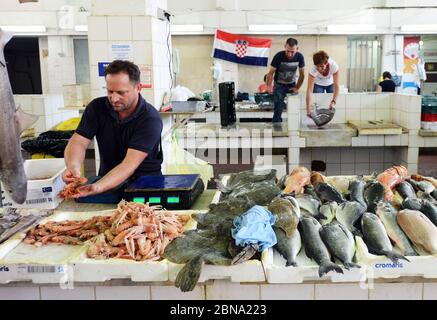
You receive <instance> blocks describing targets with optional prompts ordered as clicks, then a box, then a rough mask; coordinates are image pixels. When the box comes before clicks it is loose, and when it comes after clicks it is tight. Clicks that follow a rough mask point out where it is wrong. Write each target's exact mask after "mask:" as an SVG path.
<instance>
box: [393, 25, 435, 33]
mask: <svg viewBox="0 0 437 320" xmlns="http://www.w3.org/2000/svg"><path fill="white" fill-rule="evenodd" d="M401 31H403V32H436V31H437V24H404V25H402V26H401Z"/></svg>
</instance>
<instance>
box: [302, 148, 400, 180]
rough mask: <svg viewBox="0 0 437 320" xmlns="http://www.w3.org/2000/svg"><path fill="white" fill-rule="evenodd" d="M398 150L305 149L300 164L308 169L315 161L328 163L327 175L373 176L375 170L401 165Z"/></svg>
mask: <svg viewBox="0 0 437 320" xmlns="http://www.w3.org/2000/svg"><path fill="white" fill-rule="evenodd" d="M398 149H399V148H397V147H381V148H378V147H354V148H348V147H343V148H304V149H301V150H300V157H299V159H300V164H301V165H306V166H308V168H309V167H310V166H311V162H312V161H313V160H319V161H324V162H326V172H324V174H326V175H348V174H371V173H372V172H373V171H374V169H375V168H380V170H382V169H384V170H385V169H387V168H389V167H391V166H392V165H395V164H401V162H402V158H401V152H399V151H398ZM404 149H406V148H404ZM405 156H406V154H405ZM380 170H379V171H380Z"/></svg>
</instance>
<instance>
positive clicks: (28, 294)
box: [0, 287, 41, 301]
mask: <svg viewBox="0 0 437 320" xmlns="http://www.w3.org/2000/svg"><path fill="white" fill-rule="evenodd" d="M40 299H41V296H40V294H39V287H3V288H0V300H1V301H4V300H40Z"/></svg>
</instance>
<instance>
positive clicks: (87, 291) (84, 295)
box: [41, 287, 96, 300]
mask: <svg viewBox="0 0 437 320" xmlns="http://www.w3.org/2000/svg"><path fill="white" fill-rule="evenodd" d="M95 298H96V297H95V294H94V287H76V288H74V289H61V288H58V287H41V300H95Z"/></svg>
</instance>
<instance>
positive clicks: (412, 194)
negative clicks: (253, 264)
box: [396, 181, 417, 199]
mask: <svg viewBox="0 0 437 320" xmlns="http://www.w3.org/2000/svg"><path fill="white" fill-rule="evenodd" d="M396 190H397V191H398V192H399V194H400V195H401V196H402V198H403V199H406V198H410V199H414V198H417V197H416V191H414V188H413V187H412V185H411V183H408V182H407V181H402V182H401V183H399V184H398V186H397V187H396Z"/></svg>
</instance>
